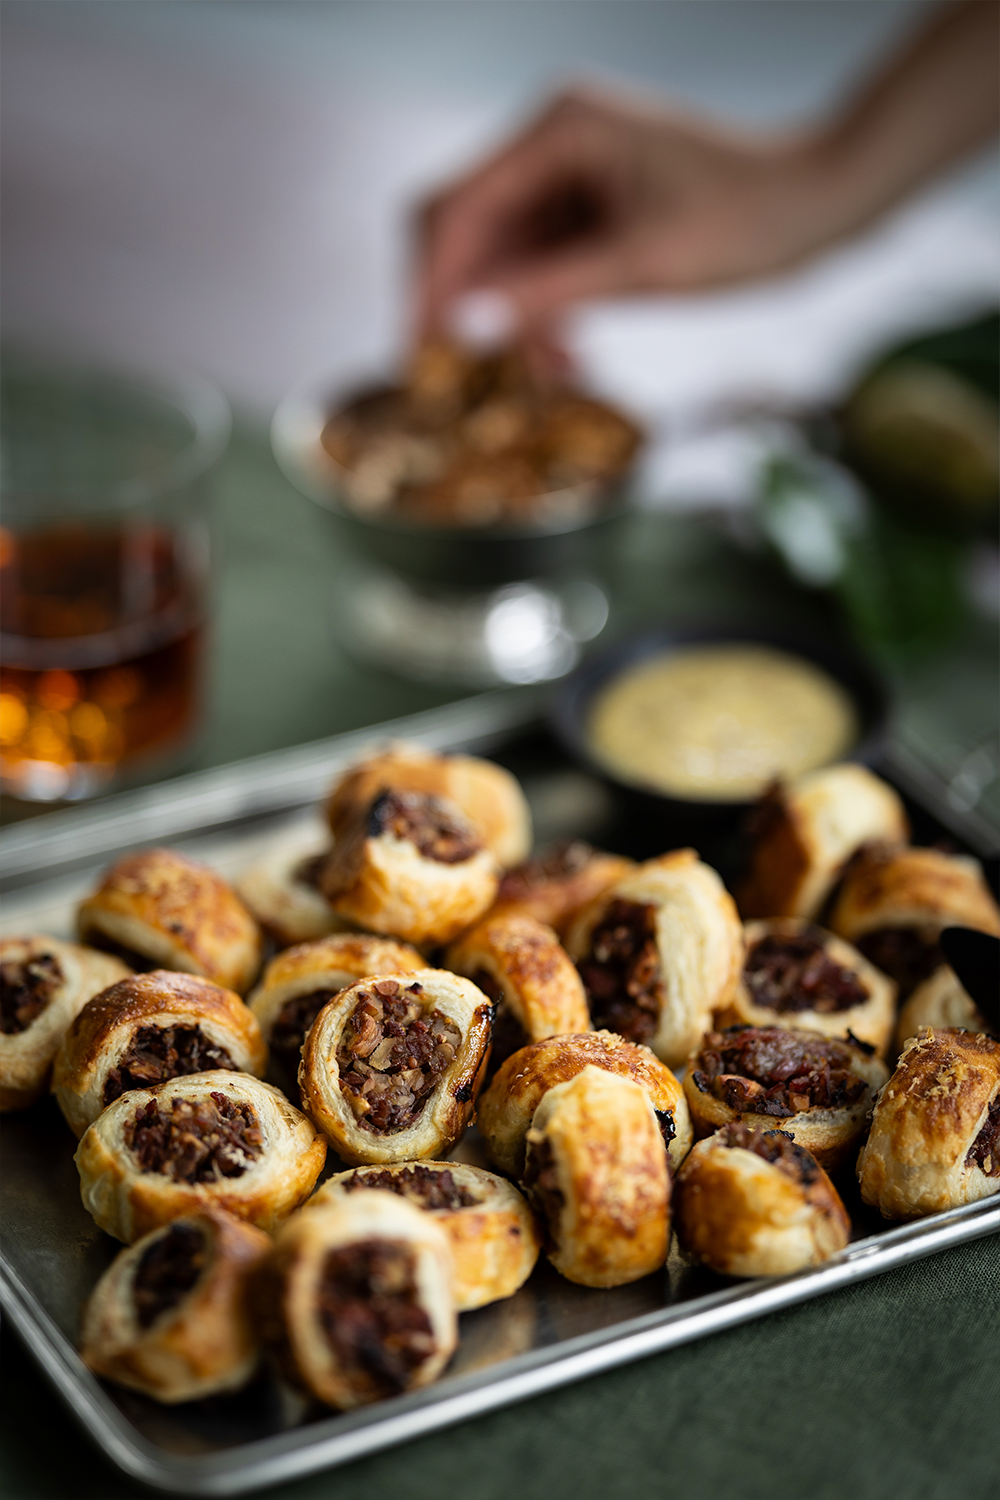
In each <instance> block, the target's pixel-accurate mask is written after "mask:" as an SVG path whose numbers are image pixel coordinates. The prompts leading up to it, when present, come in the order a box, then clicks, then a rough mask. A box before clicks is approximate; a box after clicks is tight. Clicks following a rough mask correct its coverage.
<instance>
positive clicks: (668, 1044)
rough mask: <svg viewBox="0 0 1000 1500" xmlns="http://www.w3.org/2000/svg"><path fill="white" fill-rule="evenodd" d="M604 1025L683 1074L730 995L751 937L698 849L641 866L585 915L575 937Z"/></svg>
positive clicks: (575, 954)
mask: <svg viewBox="0 0 1000 1500" xmlns="http://www.w3.org/2000/svg"><path fill="white" fill-rule="evenodd" d="M566 947H567V949H568V950H569V954H570V957H571V958H573V959H574V960H575V961H576V965H577V968H578V969H579V970H580V976H581V978H582V979H583V984H584V988H585V990H586V991H587V999H588V1002H589V1006H590V1018H591V1021H592V1022H593V1024H594V1026H595V1027H598V1028H600V1029H603V1030H607V1031H617V1032H620V1033H621V1035H622V1036H624V1037H626V1038H627V1039H628V1040H629V1041H630V1042H644V1043H646V1044H647V1045H648V1046H650V1047H651V1048H652V1049H653V1051H654V1052H655V1053H656V1055H657V1057H659V1058H662V1060H663V1061H664V1062H665V1063H667V1065H668V1066H669V1067H671V1068H676V1067H679V1066H680V1065H681V1063H683V1061H684V1059H685V1058H686V1057H687V1055H688V1053H689V1052H690V1051H691V1048H692V1047H694V1046H696V1045H697V1043H698V1041H699V1040H700V1038H701V1036H702V1035H703V1033H704V1032H705V1031H706V1029H707V1028H708V1026H709V1025H710V1024H711V1018H712V1012H713V1011H715V1010H719V1009H721V1008H722V1006H723V1005H725V1004H726V1002H727V1001H728V1000H729V998H730V997H731V995H732V993H733V990H734V989H735V987H736V983H737V981H738V979H739V975H740V969H741V967H742V963H743V929H742V927H741V926H740V921H739V918H738V917H737V915H736V907H735V906H734V904H733V900H732V897H731V896H730V895H729V893H728V891H727V890H726V888H725V886H724V885H723V884H722V881H721V880H720V879H719V877H718V875H717V874H716V873H715V871H714V870H712V869H710V868H709V866H708V865H705V864H702V862H701V861H700V860H699V858H698V856H697V854H695V852H694V850H693V849H678V850H675V851H674V853H672V854H664V855H663V856H662V857H661V858H660V859H651V860H649V861H648V863H646V864H644V865H639V866H638V868H637V869H635V870H633V871H632V872H631V874H628V875H626V876H625V877H624V878H623V879H622V880H619V881H618V882H617V883H616V884H615V885H613V886H612V887H611V889H610V890H609V891H606V892H605V893H604V895H603V896H600V897H599V898H598V899H597V900H596V901H594V902H593V903H592V904H591V905H590V906H589V907H587V908H586V909H585V910H584V911H582V912H581V913H580V914H579V915H578V916H577V918H576V920H575V921H574V922H573V923H572V925H571V926H570V929H569V932H568V933H567V936H566Z"/></svg>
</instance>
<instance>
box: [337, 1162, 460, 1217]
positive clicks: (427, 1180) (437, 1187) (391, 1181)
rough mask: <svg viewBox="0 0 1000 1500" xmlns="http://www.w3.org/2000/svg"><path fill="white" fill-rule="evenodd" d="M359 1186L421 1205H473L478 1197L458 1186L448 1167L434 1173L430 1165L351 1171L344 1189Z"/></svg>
mask: <svg viewBox="0 0 1000 1500" xmlns="http://www.w3.org/2000/svg"><path fill="white" fill-rule="evenodd" d="M360 1188H380V1189H381V1190H382V1191H383V1192H387V1193H398V1194H399V1196H400V1197H401V1198H409V1199H411V1200H412V1201H413V1202H414V1203H416V1204H417V1205H418V1206H419V1207H420V1208H427V1209H433V1208H450V1209H454V1208H473V1207H474V1206H475V1205H476V1204H477V1203H479V1202H480V1201H481V1200H480V1199H479V1198H477V1197H476V1195H475V1193H470V1192H469V1190H468V1188H464V1187H461V1186H460V1185H459V1184H458V1183H457V1182H456V1181H455V1178H454V1175H453V1174H452V1173H451V1172H450V1171H449V1170H448V1168H447V1167H445V1168H443V1169H442V1170H441V1171H438V1172H435V1171H434V1170H433V1168H432V1167H424V1166H418V1167H402V1168H401V1169H400V1170H399V1171H398V1172H390V1171H389V1170H388V1169H383V1170H382V1171H380V1172H371V1171H364V1172H353V1173H352V1174H351V1176H350V1177H348V1178H347V1179H346V1181H345V1182H344V1190H345V1192H348V1193H356V1192H358V1190H359V1189H360Z"/></svg>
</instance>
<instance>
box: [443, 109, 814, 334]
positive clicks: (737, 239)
mask: <svg viewBox="0 0 1000 1500" xmlns="http://www.w3.org/2000/svg"><path fill="white" fill-rule="evenodd" d="M820 176H821V172H820V163H819V162H818V161H817V160H814V153H813V152H812V150H811V149H810V147H809V145H808V144H807V143H806V142H805V141H800V140H798V139H794V140H793V139H783V140H777V139H774V140H762V139H754V138H753V137H748V136H747V135H742V134H739V135H738V134H736V133H735V132H728V131H726V130H724V129H722V128H720V127H718V126H716V125H712V124H708V123H705V122H703V121H701V120H699V119H696V118H695V117H693V116H688V115H685V114H682V113H680V112H678V111H675V110H668V109H664V108H657V107H655V106H653V105H650V104H646V103H644V102H641V101H639V100H636V99H634V98H618V97H615V96H613V95H611V94H609V93H604V92H598V91H596V90H593V89H575V90H572V91H570V92H568V93H565V94H563V95H561V96H560V97H558V98H557V99H555V100H554V102H553V103H552V104H550V105H549V107H548V108H547V109H546V110H545V112H544V113H543V114H542V115H541V117H540V118H539V119H538V120H537V121H536V122H535V123H534V124H533V125H531V126H530V127H529V128H528V129H527V130H526V131H525V132H524V133H523V134H522V135H520V136H518V137H517V138H516V139H515V140H514V141H512V142H511V143H510V144H509V145H507V146H506V147H505V148H504V149H503V150H501V151H500V152H499V153H498V154H497V155H495V156H494V157H492V158H491V159H490V160H488V161H486V162H484V163H483V164H482V165H481V166H480V167H478V168H477V169H476V170H475V171H474V172H472V173H471V174H470V175H469V176H468V177H466V178H464V179H463V180H461V181H459V182H458V183H456V184H455V185H454V186H452V187H449V188H447V189H446V190H445V191H444V192H442V193H440V194H439V195H438V196H436V197H435V198H434V199H433V200H432V201H431V202H430V203H429V204H428V205H427V206H426V208H425V210H424V213H423V220H422V235H421V247H420V263H419V271H418V297H419V307H418V317H419V322H420V327H421V331H422V332H424V333H430V332H434V331H437V330H439V329H440V328H441V327H442V325H443V324H444V323H445V320H446V318H447V312H448V308H449V306H450V305H451V304H452V303H453V302H454V301H455V299H456V298H457V297H459V296H461V295H462V294H463V293H466V292H469V291H472V290H479V289H483V288H489V289H490V290H495V291H498V292H501V293H503V294H504V295H505V296H506V297H508V298H509V299H510V301H511V303H512V304H513V307H514V310H515V313H516V315H517V317H518V320H519V322H520V324H521V327H522V329H523V330H524V331H526V332H541V331H542V330H543V329H544V327H545V325H547V324H549V323H550V322H551V321H552V319H553V318H554V317H555V315H556V314H558V313H559V311H560V310H561V309H562V308H564V307H566V306H567V304H569V303H572V302H578V301H581V300H584V299H589V298H594V297H604V296H613V295H615V294H620V293H626V292H643V291H667V290H669V291H688V290H691V289H694V288H698V287H705V286H714V285H718V284H720V283H724V282H731V281H739V280H742V279H744V278H749V277H753V276H760V275H764V274H766V273H767V272H768V271H772V270H776V269H778V268H780V267H782V266H785V265H788V264H789V263H790V262H792V261H795V260H797V259H799V258H800V257H802V256H803V255H806V254H807V253H808V252H809V251H810V250H811V249H813V248H814V247H815V246H816V245H817V244H819V243H821V241H822V238H823V237H824V232H825V221H826V218H827V217H828V215H824V214H822V213H821V208H822V196H823V195H822V192H821V190H820V188H821V183H820Z"/></svg>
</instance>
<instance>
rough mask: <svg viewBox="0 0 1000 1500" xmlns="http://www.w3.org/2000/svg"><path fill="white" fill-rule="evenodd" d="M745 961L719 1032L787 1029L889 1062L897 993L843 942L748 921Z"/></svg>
mask: <svg viewBox="0 0 1000 1500" xmlns="http://www.w3.org/2000/svg"><path fill="white" fill-rule="evenodd" d="M744 935H745V938H746V949H747V953H746V958H745V960H744V963H743V973H742V976H741V978H740V982H739V984H738V986H737V988H736V993H735V994H734V995H733V998H732V1000H731V1001H730V1003H729V1005H728V1006H726V1008H725V1010H723V1011H720V1012H718V1013H717V1014H716V1018H715V1019H716V1025H717V1026H718V1027H726V1026H781V1027H790V1028H793V1029H794V1030H796V1031H817V1032H819V1033H820V1034H821V1035H822V1036H841V1037H846V1036H847V1035H848V1033H850V1035H851V1036H853V1037H856V1038H857V1040H858V1041H859V1042H867V1043H868V1044H869V1045H870V1046H872V1047H874V1049H875V1051H876V1053H877V1054H878V1056H879V1057H884V1056H885V1054H886V1051H887V1049H888V1046H889V1042H890V1040H891V1038H892V1029H893V1022H894V1018H895V1012H896V986H895V984H894V983H893V981H892V980H891V979H889V978H888V976H887V975H885V974H883V973H881V971H880V970H878V969H876V968H875V967H874V965H873V964H870V963H869V962H868V960H867V959H866V958H864V957H863V956H862V955H861V954H860V953H858V951H857V950H856V949H855V948H852V947H851V946H850V944H849V943H845V942H844V940H843V938H838V937H834V936H833V934H832V933H829V932H824V931H823V929H822V928H821V927H816V926H815V925H814V924H813V923H811V922H805V921H803V920H801V919H799V918H795V917H785V918H783V919H779V920H777V921H771V922H748V923H747V924H746V927H745V928H744Z"/></svg>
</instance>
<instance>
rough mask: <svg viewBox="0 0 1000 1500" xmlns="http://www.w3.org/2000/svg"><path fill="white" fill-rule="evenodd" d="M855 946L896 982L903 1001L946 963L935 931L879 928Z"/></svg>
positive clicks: (922, 928)
mask: <svg viewBox="0 0 1000 1500" xmlns="http://www.w3.org/2000/svg"><path fill="white" fill-rule="evenodd" d="M854 946H855V948H857V949H858V952H859V953H863V954H864V955H865V958H867V959H868V961H869V963H873V964H874V965H875V967H876V969H881V970H882V973H883V974H888V976H889V978H890V979H894V980H895V981H896V983H897V984H898V985H899V998H900V1000H905V999H906V997H907V995H909V994H910V992H911V990H915V989H916V987H917V985H918V984H920V983H921V982H922V981H923V980H924V979H927V978H928V977H929V976H930V975H931V974H933V973H934V970H935V969H939V968H940V967H941V965H942V964H943V963H944V961H945V959H944V954H943V953H942V952H941V944H940V943H939V942H938V930H937V928H936V927H879V928H877V929H876V930H875V931H874V932H866V933H865V934H864V936H863V937H859V938H858V940H857V942H856V943H855V944H854Z"/></svg>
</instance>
